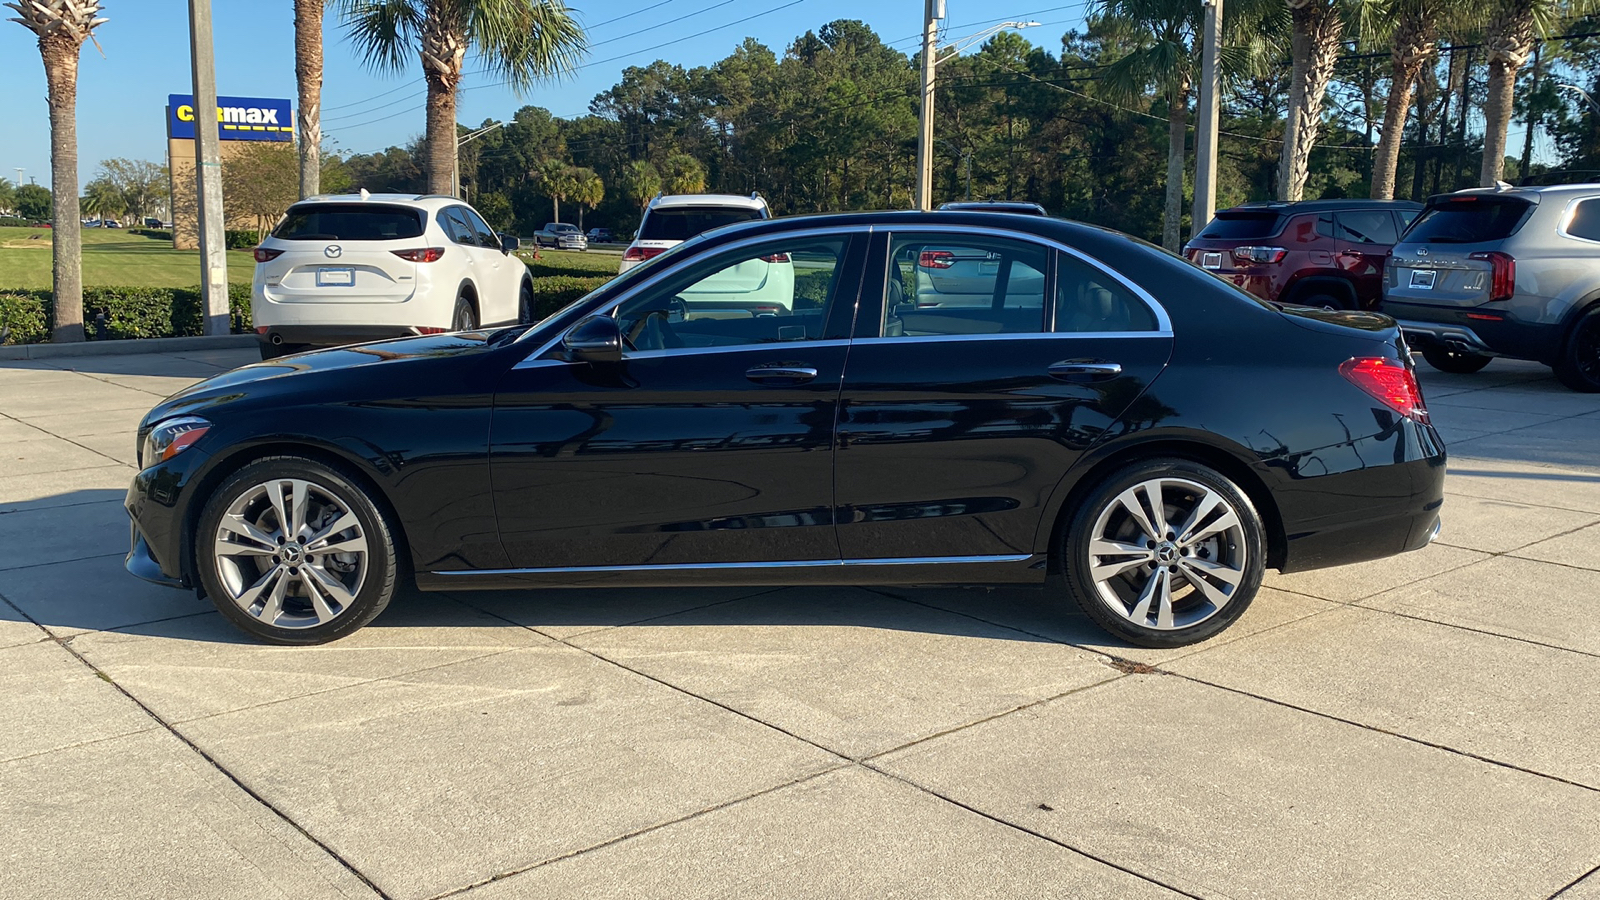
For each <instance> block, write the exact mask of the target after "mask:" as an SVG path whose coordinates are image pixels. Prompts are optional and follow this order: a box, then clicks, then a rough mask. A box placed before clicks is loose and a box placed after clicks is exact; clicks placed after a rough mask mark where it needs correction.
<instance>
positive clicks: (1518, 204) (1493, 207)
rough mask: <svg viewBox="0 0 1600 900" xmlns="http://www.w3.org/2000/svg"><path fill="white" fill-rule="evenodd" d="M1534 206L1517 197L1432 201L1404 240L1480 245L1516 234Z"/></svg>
mask: <svg viewBox="0 0 1600 900" xmlns="http://www.w3.org/2000/svg"><path fill="white" fill-rule="evenodd" d="M1532 206H1533V204H1531V203H1529V202H1528V201H1526V200H1521V199H1518V198H1516V197H1477V196H1467V197H1452V198H1449V199H1445V200H1439V201H1434V202H1430V203H1429V204H1428V208H1427V209H1425V210H1423V211H1422V215H1420V216H1418V217H1417V220H1416V221H1415V222H1412V223H1411V227H1410V228H1408V229H1406V233H1405V235H1404V236H1403V237H1402V238H1401V240H1403V241H1405V242H1406V243H1408V244H1481V243H1484V242H1486V241H1499V240H1504V239H1505V238H1508V237H1510V236H1511V235H1512V234H1514V233H1516V230H1517V226H1518V225H1521V224H1522V219H1523V217H1524V216H1525V215H1526V213H1527V212H1528V210H1529V209H1530V208H1531V207H1532Z"/></svg>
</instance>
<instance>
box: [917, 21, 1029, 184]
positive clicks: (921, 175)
mask: <svg viewBox="0 0 1600 900" xmlns="http://www.w3.org/2000/svg"><path fill="white" fill-rule="evenodd" d="M925 12H926V22H925V24H924V26H923V31H922V109H921V112H920V113H919V115H918V124H919V125H920V126H921V130H920V133H919V134H918V135H917V209H923V210H927V209H932V208H933V82H934V69H935V67H936V66H938V65H939V63H942V62H944V61H945V60H947V59H951V58H953V57H956V56H960V55H961V52H962V51H963V50H966V49H967V48H969V47H971V46H973V45H974V44H978V43H981V42H983V41H984V40H985V39H987V38H989V37H991V36H992V35H995V34H998V33H1000V32H1002V31H1006V30H1008V29H1017V30H1021V29H1023V28H1034V27H1037V26H1038V25H1039V23H1038V22H1001V23H1000V24H999V25H991V26H989V27H988V28H985V29H984V30H982V31H980V32H978V33H977V34H970V35H967V36H966V37H964V38H961V39H959V40H957V41H954V42H952V43H951V44H948V45H947V48H948V49H949V51H950V52H949V53H948V54H946V55H944V56H940V55H939V53H940V51H941V50H944V49H946V48H944V47H939V46H938V42H939V20H940V19H943V18H944V0H926V8H925Z"/></svg>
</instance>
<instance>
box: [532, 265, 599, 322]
mask: <svg viewBox="0 0 1600 900" xmlns="http://www.w3.org/2000/svg"><path fill="white" fill-rule="evenodd" d="M613 277H614V276H611V275H594V276H590V277H587V278H579V277H576V276H573V275H554V276H551V277H548V278H535V279H533V317H534V319H543V318H545V317H547V316H549V315H550V314H551V313H554V312H556V311H557V310H559V309H561V308H562V307H564V306H566V305H567V304H569V303H571V302H572V301H574V300H576V299H578V298H579V297H582V296H583V295H584V294H587V293H589V292H590V291H592V290H594V289H595V288H597V287H599V286H600V285H602V284H605V283H606V282H608V281H610V280H611V279H612V278H613Z"/></svg>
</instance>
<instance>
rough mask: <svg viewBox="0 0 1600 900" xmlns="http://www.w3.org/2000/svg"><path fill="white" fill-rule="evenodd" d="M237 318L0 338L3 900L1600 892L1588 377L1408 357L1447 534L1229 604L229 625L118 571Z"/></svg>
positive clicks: (758, 596)
mask: <svg viewBox="0 0 1600 900" xmlns="http://www.w3.org/2000/svg"><path fill="white" fill-rule="evenodd" d="M254 358H255V351H254V350H226V351H224V350H209V351H206V350H202V351H194V352H180V353H173V354H146V355H137V356H124V357H112V356H104V357H83V358H76V359H61V360H59V361H57V360H50V361H26V362H0V450H3V452H0V598H3V599H0V895H4V896H7V897H19V898H43V897H63V898H65V897H71V898H81V897H101V898H111V897H154V898H176V897H227V898H255V897H286V898H321V897H338V896H352V897H371V896H383V897H391V898H407V900H410V898H432V897H441V896H447V895H448V896H460V897H468V898H472V900H490V898H495V900H499V898H511V897H630V898H634V897H663V898H673V900H685V898H698V897H762V898H768V897H793V898H812V897H846V896H851V897H872V898H880V897H906V898H944V897H951V898H954V897H994V898H1020V897H1041V898H1043V897H1050V898H1060V897H1074V898H1076V897H1105V898H1123V897H1165V896H1193V897H1207V898H1212V897H1215V898H1222V897H1329V898H1350V897H1450V898H1467V897H1482V898H1496V900H1502V898H1550V897H1555V896H1557V895H1559V896H1560V897H1562V898H1563V900H1596V898H1600V872H1597V868H1600V725H1597V723H1600V453H1597V452H1596V447H1597V446H1600V397H1596V396H1592V395H1591V396H1585V395H1579V394H1574V393H1572V392H1570V391H1568V390H1566V389H1565V388H1563V387H1561V386H1560V385H1558V384H1556V383H1555V382H1554V380H1553V379H1552V378H1551V376H1550V372H1549V370H1548V369H1546V368H1543V367H1540V366H1536V365H1532V364H1526V363H1514V362H1496V363H1494V364H1493V365H1491V366H1490V367H1489V368H1488V369H1486V370H1484V371H1483V372H1482V373H1480V374H1478V375H1473V376H1445V375H1440V374H1439V373H1437V372H1434V371H1432V370H1431V369H1428V368H1426V367H1425V366H1424V367H1423V368H1422V371H1421V375H1422V377H1423V384H1424V390H1425V392H1426V394H1427V398H1428V401H1429V408H1430V409H1431V411H1432V414H1433V418H1434V421H1435V422H1436V423H1437V424H1439V425H1440V428H1441V431H1442V432H1443V434H1444V436H1445V438H1446V440H1447V441H1448V442H1449V444H1450V451H1451V462H1450V474H1449V477H1448V480H1447V483H1446V490H1447V494H1448V496H1447V503H1446V506H1445V510H1444V531H1443V534H1442V536H1441V538H1440V540H1439V542H1438V543H1436V544H1435V545H1433V546H1431V547H1429V548H1428V549H1426V550H1423V551H1419V552H1417V553H1413V554H1409V555H1406V556H1402V557H1399V558H1394V559H1389V560H1383V561H1380V562H1375V563H1370V564H1364V565H1359V566H1353V567H1346V568H1341V569H1330V570H1323V571H1315V572H1307V573H1303V574H1298V575H1290V576H1279V575H1276V574H1269V576H1268V581H1267V584H1268V587H1267V588H1265V589H1264V590H1263V591H1262V593H1261V596H1260V597H1259V598H1258V599H1257V600H1256V602H1255V605H1254V606H1253V607H1252V608H1251V609H1250V610H1249V612H1248V613H1247V614H1246V615H1245V616H1244V618H1243V619H1241V620H1240V621H1239V622H1238V623H1237V624H1236V625H1234V626H1233V627H1232V628H1231V629H1230V630H1228V631H1226V632H1224V633H1223V634H1222V635H1221V636H1220V637H1219V638H1217V639H1214V640H1212V641H1210V642H1208V643H1206V644H1202V645H1199V646H1196V647H1190V648H1184V649H1180V650H1170V651H1150V650H1140V649H1135V648H1131V647H1128V646H1125V645H1121V644H1117V643H1115V642H1114V641H1112V640H1110V639H1109V638H1107V637H1105V636H1104V635H1103V633H1102V632H1100V631H1099V630H1098V629H1097V628H1096V627H1095V626H1094V625H1092V624H1091V623H1090V622H1089V621H1088V620H1087V619H1086V618H1084V617H1083V616H1081V615H1080V614H1078V613H1077V612H1076V611H1074V610H1072V609H1070V608H1069V607H1068V605H1064V601H1063V600H1062V599H1061V598H1060V595H1052V594H1048V593H1041V592H1038V591H1034V590H1025V589H1010V588H1006V589H985V588H977V587H974V588H964V589H956V588H940V589H933V588H927V589H923V588H905V589H878V588H872V589H866V588H828V589H818V588H806V589H770V588H752V589H747V590H731V589H721V590H654V591H651V590H628V591H622V590H607V591H589V592H584V591H546V592H537V593H525V594H500V593H480V594H453V595H421V594H417V593H415V592H411V593H408V594H404V595H402V596H401V598H400V599H398V600H397V601H396V602H395V604H394V605H393V606H391V607H390V608H389V610H388V612H386V613H385V614H384V615H383V616H382V617H380V618H379V619H378V620H377V621H376V622H374V623H373V625H371V626H369V627H367V628H365V629H364V630H362V631H360V632H358V633H356V634H355V635H354V636H352V637H350V638H348V639H346V640H343V641H341V642H338V643H336V644H332V645H327V646H321V647H315V648H278V647H267V646H262V645H258V644H255V643H252V642H250V641H248V640H247V639H246V638H245V637H244V636H243V634H242V633H240V632H238V631H236V630H235V629H234V628H233V627H231V626H230V625H229V624H228V623H227V622H225V621H224V620H223V619H222V618H221V617H220V616H219V615H218V614H217V613H216V612H214V611H212V608H211V607H210V605H209V604H208V603H205V602H202V601H200V600H198V599H196V597H195V596H194V595H193V594H190V593H184V592H179V591H172V590H168V589H164V588H159V587H155V586H151V585H147V584H144V583H142V582H139V581H136V580H135V579H133V578H132V577H131V576H129V575H127V574H125V573H124V572H123V570H122V557H123V554H124V553H125V552H126V548H127V541H128V525H127V519H126V515H125V514H124V512H123V510H122V497H123V492H124V490H125V489H126V486H127V483H128V480H129V478H130V477H131V475H132V474H133V471H134V467H133V463H134V446H133V445H134V440H133V430H134V427H135V425H136V423H137V421H138V419H139V417H140V416H141V415H142V414H143V413H144V412H145V411H146V410H147V409H148V408H149V407H150V406H151V405H152V404H154V403H155V402H156V401H157V400H158V399H160V398H161V397H164V396H166V395H167V394H169V393H171V392H173V391H175V390H177V389H178V388H180V387H182V386H183V385H185V384H188V383H190V382H192V381H194V380H196V379H199V378H203V377H206V376H208V375H211V374H215V373H218V372H221V371H224V370H226V369H227V368H230V367H233V366H237V365H242V364H244V363H246V362H249V361H252V360H253V359H254Z"/></svg>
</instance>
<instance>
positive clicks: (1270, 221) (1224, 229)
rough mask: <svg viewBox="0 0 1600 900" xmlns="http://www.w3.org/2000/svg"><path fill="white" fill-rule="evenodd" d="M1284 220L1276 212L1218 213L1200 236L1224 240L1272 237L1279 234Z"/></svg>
mask: <svg viewBox="0 0 1600 900" xmlns="http://www.w3.org/2000/svg"><path fill="white" fill-rule="evenodd" d="M1282 218H1283V217H1282V216H1280V215H1278V214H1277V213H1275V212H1249V213H1237V212H1222V213H1217V217H1216V218H1215V219H1212V220H1211V224H1210V225H1207V226H1206V230H1205V231H1202V232H1200V236H1201V237H1203V238H1221V239H1223V240H1236V239H1241V238H1242V239H1245V240H1249V239H1252V238H1264V237H1272V236H1273V235H1275V234H1277V233H1278V230H1279V229H1280V227H1281V223H1282Z"/></svg>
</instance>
